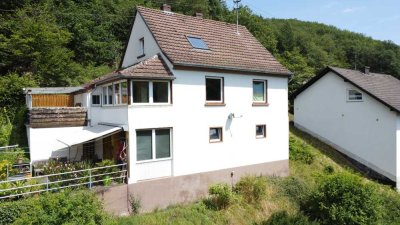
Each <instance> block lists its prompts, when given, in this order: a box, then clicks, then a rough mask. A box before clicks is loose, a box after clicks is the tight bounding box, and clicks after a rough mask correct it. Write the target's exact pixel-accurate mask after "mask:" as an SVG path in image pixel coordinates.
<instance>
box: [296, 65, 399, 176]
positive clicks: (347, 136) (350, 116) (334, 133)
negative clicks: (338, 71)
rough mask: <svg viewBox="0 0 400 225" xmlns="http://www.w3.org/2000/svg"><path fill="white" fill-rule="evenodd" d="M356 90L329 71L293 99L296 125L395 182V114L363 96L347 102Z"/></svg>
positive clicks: (371, 98) (366, 95)
mask: <svg viewBox="0 0 400 225" xmlns="http://www.w3.org/2000/svg"><path fill="white" fill-rule="evenodd" d="M348 89H356V88H355V87H354V86H353V85H351V84H350V83H348V82H344V80H343V79H342V78H340V77H339V76H337V75H335V74H334V73H332V72H329V73H328V74H327V75H325V76H323V77H322V78H321V79H319V80H318V81H317V82H316V83H314V84H313V85H312V86H310V87H308V88H307V89H306V90H305V91H303V92H302V93H301V94H300V95H298V96H297V97H296V99H295V100H294V122H295V125H296V126H297V127H299V128H301V129H303V130H305V131H307V132H309V133H311V134H313V135H314V136H316V137H318V138H320V139H322V140H323V141H326V142H327V143H329V144H331V145H333V146H334V147H336V148H337V149H338V150H339V151H342V152H343V153H345V154H346V155H348V156H350V157H352V158H354V159H356V160H357V161H359V162H361V163H363V164H365V165H366V166H368V167H370V168H371V169H373V170H375V171H376V172H379V173H381V174H383V175H385V176H386V177H388V178H390V179H392V180H394V181H395V180H396V132H395V131H396V119H397V118H396V113H394V112H393V111H390V109H389V108H388V107H386V106H384V105H383V104H382V103H380V102H378V101H377V100H375V99H374V98H373V97H371V96H369V95H368V94H366V93H363V92H362V93H363V101H362V102H348V101H347V95H346V93H347V90H348Z"/></svg>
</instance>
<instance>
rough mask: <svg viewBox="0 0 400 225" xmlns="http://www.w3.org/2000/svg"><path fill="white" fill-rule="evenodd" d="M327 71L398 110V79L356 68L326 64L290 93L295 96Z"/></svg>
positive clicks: (399, 102) (399, 81) (399, 103)
mask: <svg viewBox="0 0 400 225" xmlns="http://www.w3.org/2000/svg"><path fill="white" fill-rule="evenodd" d="M328 72H333V73H335V74H337V75H338V76H340V77H342V78H343V79H344V80H346V81H348V82H350V83H351V84H353V85H354V86H356V87H357V88H359V89H360V90H362V91H364V92H365V93H367V94H369V95H371V96H372V97H374V98H375V99H376V100H378V101H379V102H381V103H383V104H384V105H386V106H388V107H389V108H390V109H392V110H395V111H397V112H400V80H399V79H397V78H395V77H393V76H391V75H387V74H379V73H369V74H365V73H363V72H360V71H358V70H350V69H343V68H337V67H331V66H328V67H327V68H325V69H324V70H322V71H321V72H320V73H319V74H318V75H317V76H315V77H314V78H312V79H311V80H310V81H309V82H307V83H306V84H305V85H303V86H302V87H301V88H300V89H299V90H297V91H296V92H295V93H293V94H292V96H291V98H295V97H296V96H297V95H299V94H300V93H301V92H303V91H304V90H305V89H307V88H308V87H309V86H311V85H312V84H314V83H315V82H316V81H318V80H319V79H320V78H321V77H323V76H324V75H325V74H327V73H328Z"/></svg>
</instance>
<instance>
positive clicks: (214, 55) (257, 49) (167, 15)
mask: <svg viewBox="0 0 400 225" xmlns="http://www.w3.org/2000/svg"><path fill="white" fill-rule="evenodd" d="M137 10H138V13H139V14H140V15H141V16H142V17H143V18H144V21H145V23H146V24H147V26H148V28H149V29H150V31H151V32H152V34H153V36H154V38H155V40H156V42H157V43H158V45H159V46H160V48H161V50H162V52H163V54H164V55H165V56H166V57H167V58H168V59H169V60H170V61H171V63H172V64H173V65H174V66H183V67H197V68H207V69H221V70H230V71H239V72H254V73H262V74H271V75H281V76H289V75H291V74H292V73H291V72H290V71H289V70H287V69H286V68H285V67H283V66H282V65H281V64H280V63H279V62H278V61H277V60H276V59H275V58H274V57H273V56H272V54H271V53H270V52H268V50H267V49H265V48H264V46H262V45H261V43H260V42H258V41H257V40H256V38H255V37H254V36H253V35H252V34H251V33H250V32H249V31H248V30H247V29H246V27H244V26H239V34H237V32H236V24H229V23H225V22H220V21H214V20H208V19H203V18H199V17H193V16H186V15H182V14H177V13H171V12H164V11H160V10H154V9H149V8H144V7H140V6H138V7H137ZM188 36H190V37H197V38H201V39H202V40H203V41H204V42H205V43H206V44H207V46H208V47H209V50H204V49H196V48H193V47H192V45H191V44H190V43H189V41H188V39H187V37H188Z"/></svg>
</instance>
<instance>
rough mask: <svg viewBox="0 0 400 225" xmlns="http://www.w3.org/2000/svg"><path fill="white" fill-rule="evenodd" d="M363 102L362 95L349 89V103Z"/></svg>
mask: <svg viewBox="0 0 400 225" xmlns="http://www.w3.org/2000/svg"><path fill="white" fill-rule="evenodd" d="M362 100H363V96H362V93H361V92H359V91H357V90H354V89H348V90H347V101H349V102H361V101H362Z"/></svg>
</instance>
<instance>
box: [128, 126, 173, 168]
mask: <svg viewBox="0 0 400 225" xmlns="http://www.w3.org/2000/svg"><path fill="white" fill-rule="evenodd" d="M136 149H137V161H144V160H156V159H165V158H170V157H171V129H169V128H167V129H165V128H164V129H149V130H137V131H136Z"/></svg>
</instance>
